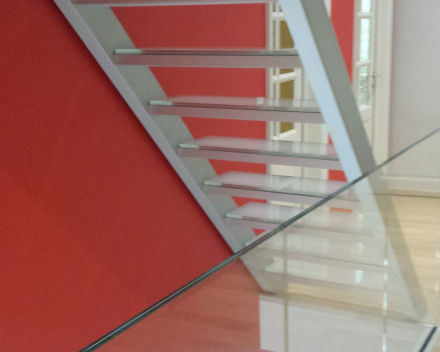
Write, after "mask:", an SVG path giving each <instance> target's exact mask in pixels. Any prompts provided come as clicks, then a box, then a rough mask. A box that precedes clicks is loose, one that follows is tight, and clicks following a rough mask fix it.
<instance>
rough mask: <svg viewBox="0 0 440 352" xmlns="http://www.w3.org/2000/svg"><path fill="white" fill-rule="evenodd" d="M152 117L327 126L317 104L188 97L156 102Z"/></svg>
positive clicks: (152, 105) (235, 98)
mask: <svg viewBox="0 0 440 352" xmlns="http://www.w3.org/2000/svg"><path fill="white" fill-rule="evenodd" d="M148 112H149V113H150V114H152V115H176V116H190V117H211V118H218V119H232V120H252V121H284V122H292V123H294V122H301V123H317V124H323V123H324V120H323V118H322V114H321V112H320V110H319V107H318V104H317V102H316V101H315V100H300V99H295V100H291V99H267V98H238V97H207V96H206V97H205V96H188V97H174V98H166V99H162V100H152V101H150V103H149V106H148Z"/></svg>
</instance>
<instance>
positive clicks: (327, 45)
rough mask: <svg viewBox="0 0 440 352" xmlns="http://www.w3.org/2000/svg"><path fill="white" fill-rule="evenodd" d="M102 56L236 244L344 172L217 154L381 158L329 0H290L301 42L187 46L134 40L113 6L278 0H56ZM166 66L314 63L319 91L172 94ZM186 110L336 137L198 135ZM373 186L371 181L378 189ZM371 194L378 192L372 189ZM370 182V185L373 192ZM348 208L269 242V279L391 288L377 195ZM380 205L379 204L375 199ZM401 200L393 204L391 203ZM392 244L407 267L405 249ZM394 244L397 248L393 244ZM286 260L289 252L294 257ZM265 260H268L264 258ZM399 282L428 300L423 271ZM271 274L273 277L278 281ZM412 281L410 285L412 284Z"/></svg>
mask: <svg viewBox="0 0 440 352" xmlns="http://www.w3.org/2000/svg"><path fill="white" fill-rule="evenodd" d="M54 1H55V2H56V3H57V5H58V6H59V8H60V9H61V10H62V11H63V13H64V15H65V16H66V18H67V19H68V20H69V22H70V23H71V25H72V26H73V28H74V29H75V30H76V31H77V33H78V35H79V36H80V37H81V38H82V40H83V41H84V43H85V44H86V45H87V47H88V48H89V50H90V52H91V53H92V54H93V55H94V57H95V58H96V60H97V61H98V62H99V63H100V65H101V66H102V68H103V69H104V71H105V72H106V73H107V75H108V77H109V78H110V79H111V80H112V82H113V83H114V85H115V86H116V88H117V89H118V90H119V92H120V93H121V95H122V96H123V97H124V99H125V100H126V102H127V103H128V105H129V106H130V107H131V109H132V110H133V112H134V113H135V115H136V116H137V117H138V119H139V120H140V122H141V123H142V124H143V126H144V127H145V129H146V130H147V132H148V133H149V134H150V136H151V137H152V138H153V140H154V141H155V142H156V144H157V145H158V147H159V148H160V149H161V151H162V152H163V154H164V155H165V156H166V157H167V159H168V160H169V162H170V164H171V165H172V166H173V167H174V169H175V170H176V172H177V173H178V174H179V176H180V177H181V179H182V180H183V182H184V183H185V184H186V186H187V187H188V189H189V190H190V191H191V192H192V194H193V195H194V197H195V199H196V200H197V201H198V202H199V204H200V205H201V207H202V208H203V209H204V211H205V212H206V214H207V215H208V217H209V218H210V219H211V221H212V222H213V224H214V225H215V226H216V227H217V229H218V231H219V232H220V233H221V234H222V236H223V237H224V239H225V240H226V242H227V243H228V244H229V246H230V247H231V248H232V250H233V251H235V252H237V251H239V250H240V249H242V248H244V247H245V246H246V244H247V243H248V242H249V241H252V240H254V239H255V233H254V231H253V229H260V230H269V231H270V230H273V229H275V228H277V227H278V225H280V224H282V223H283V222H285V221H287V220H289V219H291V218H292V217H294V216H298V215H299V214H301V213H302V212H303V211H304V210H305V209H307V206H309V205H312V204H315V203H316V202H318V201H320V200H322V199H324V198H326V197H327V196H329V195H330V194H332V193H333V192H335V191H336V190H337V189H339V188H341V187H344V186H346V185H347V183H345V182H339V181H328V180H317V179H307V178H295V177H286V176H273V175H266V174H247V173H243V172H228V173H226V174H222V175H217V174H216V173H215V171H214V169H213V167H212V166H211V165H210V163H209V160H228V161H240V162H248V163H260V164H278V165H290V166H303V167H312V168H322V169H332V170H344V171H345V174H346V175H347V178H348V180H349V181H353V180H355V179H356V178H358V177H359V176H361V175H362V174H363V173H366V172H368V171H370V170H372V169H373V168H374V166H375V163H374V159H373V156H372V152H371V150H370V147H369V143H368V140H367V136H366V134H365V131H364V129H363V126H362V122H361V118H360V114H359V110H358V108H357V105H356V102H355V99H354V97H353V94H352V90H351V86H350V81H349V78H348V75H347V73H346V70H345V66H344V62H343V59H342V55H341V53H340V51H339V48H338V44H337V40H336V37H335V34H334V32H333V28H332V25H331V23H330V20H329V18H328V16H327V13H326V10H325V6H324V4H323V1H322V0H279V3H280V5H281V6H282V8H283V11H284V17H285V19H286V22H287V23H288V25H289V28H290V31H291V33H292V36H293V38H294V39H295V45H296V49H297V50H275V51H270V50H261V51H257V50H216V49H212V50H183V49H173V48H169V49H156V50H152V49H142V48H135V47H134V45H133V43H132V42H131V40H130V39H129V37H128V35H127V34H126V33H125V30H124V29H123V27H122V26H121V24H120V23H119V21H118V20H117V18H116V16H115V15H114V14H113V12H112V11H111V9H110V7H109V6H183V5H206V6H209V5H210V4H238V3H269V2H273V1H268V0H237V1H235V0H143V1H142V0H54ZM150 66H161V67H234V68H243V69H246V68H269V67H279V68H286V67H287V68H293V67H304V68H305V69H306V70H307V73H308V76H309V80H310V84H311V86H312V88H313V90H314V93H315V96H316V101H314V100H293V101H292V100H277V99H267V98H262V97H260V98H257V97H256V98H241V97H228V98H225V97H197V96H187V97H167V96H166V95H165V93H164V91H163V90H162V88H161V87H160V84H159V83H158V82H157V81H156V79H155V77H154V76H153V75H152V73H151V71H150V70H149V67H150ZM181 116H190V117H200V118H201V117H203V118H215V119H230V120H253V121H282V122H300V123H312V124H323V123H325V124H326V126H327V128H328V131H329V132H330V134H331V137H332V140H333V143H334V145H330V144H319V143H306V142H289V141H274V140H262V139H249V138H231V137H217V136H205V137H202V138H198V139H194V138H193V136H192V135H191V133H190V132H189V130H188V128H187V127H186V126H185V124H184V123H183V121H182V118H181ZM370 191H371V190H370ZM365 193H369V191H368V189H367V190H365ZM370 193H371V192H370ZM232 197H246V198H253V199H259V200H266V201H279V202H287V203H295V204H296V203H298V204H299V205H302V207H301V206H292V204H290V205H275V204H264V203H254V202H250V203H248V204H246V205H244V206H242V207H239V208H237V206H236V204H235V202H234V200H233V198H232ZM328 206H331V207H337V208H344V209H347V210H348V211H349V212H339V211H333V210H332V209H325V210H317V211H314V213H311V214H309V216H308V217H306V218H305V219H304V220H299V221H298V222H297V224H296V225H297V226H296V227H290V228H287V229H285V230H284V234H285V236H287V244H286V245H283V244H281V243H279V239H280V237H279V236H278V237H276V238H275V237H274V238H273V239H272V240H270V241H268V242H267V243H265V244H263V245H262V246H261V248H259V253H260V255H261V256H260V258H262V260H261V263H264V264H265V265H264V266H263V267H259V266H258V265H257V266H255V267H252V265H253V264H252V263H251V262H246V261H245V264H247V265H248V267H249V268H250V271H251V272H252V274H253V275H254V276H255V278H256V279H257V281H258V282H259V283H260V284H261V286H262V288H263V289H264V290H266V291H269V292H270V291H272V292H277V289H273V290H272V289H271V286H270V282H271V281H273V280H272V279H271V276H272V277H273V276H274V275H275V276H276V275H287V276H288V277H290V278H293V282H298V280H300V282H301V284H302V285H308V286H311V287H322V286H326V287H336V286H337V287H341V286H342V287H352V288H353V289H363V290H366V291H376V292H377V291H379V292H383V291H384V290H385V287H384V283H383V275H384V252H383V248H384V241H388V239H387V238H386V234H384V233H383V231H382V232H381V229H382V228H383V224H382V223H381V219H380V218H379V219H378V218H377V217H376V216H373V217H371V216H370V214H371V213H372V212H373V213H374V211H375V212H376V213H379V214H380V210H381V209H380V207H379V206H378V205H377V204H376V202H375V198H374V197H371V201H370V202H369V203H368V204H367V205H365V204H361V202H360V201H359V199H358V197H357V196H356V195H354V194H350V193H349V192H345V193H341V194H340V195H338V197H336V198H335V199H333V200H332V201H331V203H329V204H328ZM372 209H373V210H372ZM389 209H390V208H388V210H389ZM390 243H391V249H390V251H389V253H388V257H387V258H388V259H387V260H388V263H387V266H389V267H390V268H391V269H390V270H393V271H396V272H399V265H401V264H402V263H401V259H400V258H406V257H405V256H404V255H401V253H402V251H403V252H405V251H406V249H405V247H404V246H402V245H401V244H400V245H399V246H396V247H394V246H393V243H394V242H393V240H390ZM393 248H394V249H393ZM286 260H287V262H286ZM259 265H260V264H259ZM410 266H411V265H408V263H405V273H404V274H401V275H396V277H398V279H397V280H395V282H392V283H390V285H389V286H390V287H388V290H389V291H390V293H393V294H396V295H397V294H398V295H400V296H401V297H403V298H402V299H403V301H405V304H406V307H409V309H408V310H407V311H406V312H405V314H408V315H410V316H413V317H414V316H417V315H418V314H421V311H423V309H424V308H423V307H421V306H420V305H418V306H415V305H414V304H413V302H415V301H416V302H421V301H423V299H420V297H419V293H418V288H417V280H416V279H415V274H414V273H412V272H411V269H410ZM268 282H269V285H268ZM409 282H411V285H410V286H411V288H408V286H409Z"/></svg>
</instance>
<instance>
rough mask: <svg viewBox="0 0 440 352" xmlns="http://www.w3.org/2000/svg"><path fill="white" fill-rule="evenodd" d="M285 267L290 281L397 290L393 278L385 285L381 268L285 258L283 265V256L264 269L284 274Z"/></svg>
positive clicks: (394, 291) (324, 285) (317, 284)
mask: <svg viewBox="0 0 440 352" xmlns="http://www.w3.org/2000/svg"><path fill="white" fill-rule="evenodd" d="M285 269H286V273H287V280H288V281H289V282H292V283H298V284H302V285H310V286H320V287H333V288H338V286H349V287H356V288H362V289H367V290H373V291H382V292H383V291H385V289H386V290H387V291H388V292H391V293H397V292H398V289H397V287H396V285H395V284H394V282H393V281H394V280H388V282H387V286H386V287H385V281H384V273H383V268H382V272H376V273H374V272H367V271H360V270H352V269H345V268H337V267H333V266H330V265H325V264H319V263H310V262H303V261H299V260H292V259H287V265H286V266H285V264H284V259H283V258H274V261H273V263H272V264H270V265H269V266H267V267H266V269H265V271H266V272H267V273H272V274H278V275H284V273H285Z"/></svg>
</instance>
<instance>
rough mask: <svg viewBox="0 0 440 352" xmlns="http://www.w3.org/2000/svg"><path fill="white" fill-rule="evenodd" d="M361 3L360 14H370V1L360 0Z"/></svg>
mask: <svg viewBox="0 0 440 352" xmlns="http://www.w3.org/2000/svg"><path fill="white" fill-rule="evenodd" d="M360 1H361V12H371V8H372V5H373V3H372V0H360Z"/></svg>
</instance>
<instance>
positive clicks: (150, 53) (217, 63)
mask: <svg viewBox="0 0 440 352" xmlns="http://www.w3.org/2000/svg"><path fill="white" fill-rule="evenodd" d="M114 60H115V64H117V65H146V66H157V67H225V68H270V67H278V68H294V67H302V64H301V60H300V59H299V55H298V51H297V50H294V49H279V50H258V49H171V48H170V49H168V48H165V49H116V50H115V55H114Z"/></svg>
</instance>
